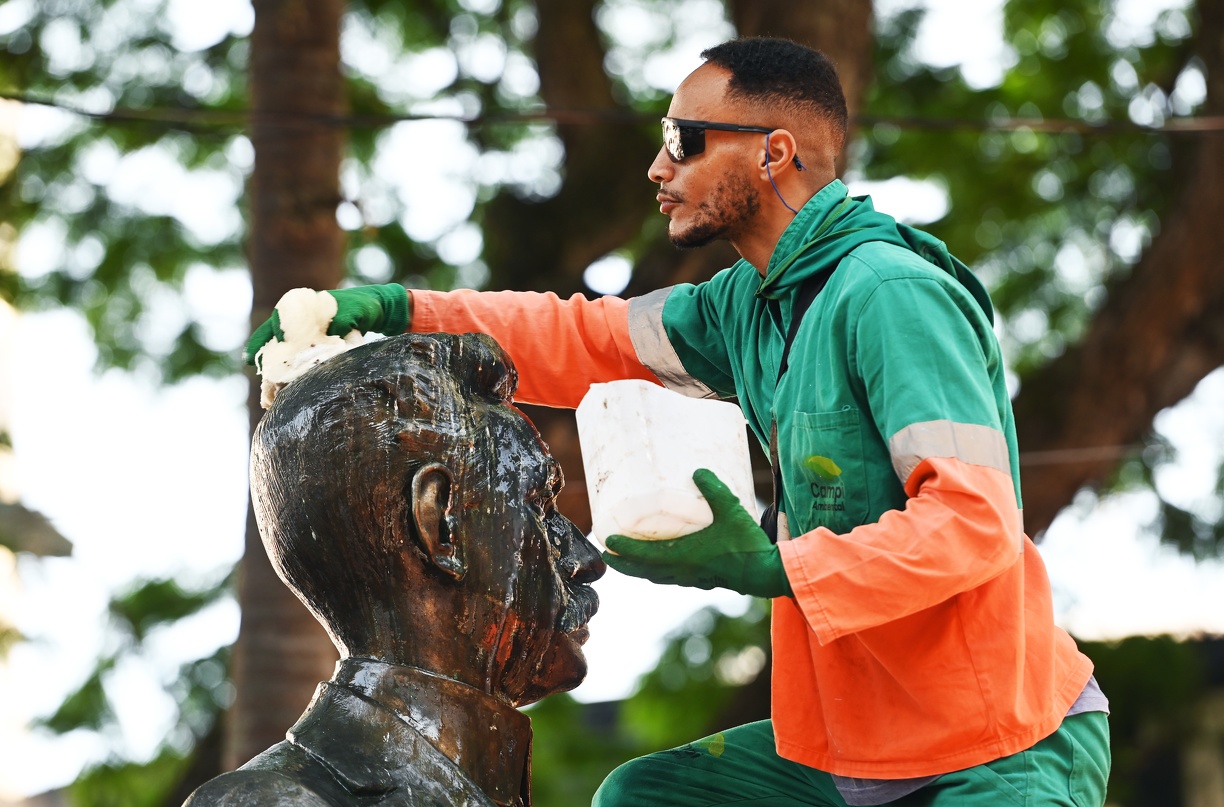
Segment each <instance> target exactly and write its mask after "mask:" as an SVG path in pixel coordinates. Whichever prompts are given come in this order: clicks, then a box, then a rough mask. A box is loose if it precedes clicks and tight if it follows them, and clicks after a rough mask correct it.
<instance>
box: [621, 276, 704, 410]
mask: <svg viewBox="0 0 1224 807" xmlns="http://www.w3.org/2000/svg"><path fill="white" fill-rule="evenodd" d="M672 288H673V287H672V286H668V287H667V288H665V289H659V290H657V291H652V292H650V294H644V295H642V296H641V297H633V298H631V299H630V300H629V338H630V339H631V340H632V341H633V349H634V350H635V351H636V352H637V357H638V361H640V362H641V363H642V364H644V365H646V367H647V368H649V370H650V371H651V372H652V373H654V374H655V375H656V376H658V378H659V380H660V381H662V382H663V386H665V387H667V388H668V389H669V390H672V391H673V392H679V393H680V394H681V395H687V396H688V397H690V398H715V397H717V395H716V394H715V392H714V391H713V390H712V389H710V388H709V387H707V386H706V385H705V384H702V383H701V382H700V381H698V380H697V379H695V378H693V377H692V376H691V375H689V374H688V371H687V370H685V369H684V364H682V363H681V361H680V357H679V356H677V355H676V349H675V348H673V347H672V344H671V340H670V339H668V338H667V332H666V331H665V330H663V304H664V303H665V302H667V296H668V295H669V294H671V291H672Z"/></svg>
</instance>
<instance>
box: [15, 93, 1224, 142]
mask: <svg viewBox="0 0 1224 807" xmlns="http://www.w3.org/2000/svg"><path fill="white" fill-rule="evenodd" d="M0 99H3V100H7V101H14V102H17V103H21V104H26V105H30V106H40V107H45V108H49V109H56V110H59V111H61V112H65V113H68V114H71V115H76V116H78V117H83V118H88V119H90V120H94V121H97V122H99V123H114V124H150V125H161V126H165V127H167V128H174V129H185V130H207V129H245V128H249V127H252V126H280V127H297V126H319V125H323V126H331V127H336V128H355V129H377V128H385V127H388V126H394V125H396V124H399V123H412V122H421V121H454V122H457V123H462V124H463V125H465V126H469V127H480V126H494V125H506V124H531V123H552V124H561V125H596V124H598V125H607V124H624V125H637V124H645V123H654V122H655V121H656V116H655V115H650V114H647V113H643V112H634V111H629V110H619V109H616V110H613V109H541V110H522V111H517V112H514V111H509V112H498V113H496V114H489V115H485V114H481V115H462V114H445V113H439V112H423V113H422V112H402V113H384V114H369V113H359V114H346V115H325V114H311V113H299V112H285V111H279V112H266V111H254V110H249V109H247V110H241V109H240V110H224V109H202V108H194V109H192V108H184V107H144V108H136V107H116V108H113V109H109V110H91V109H88V108H86V107H85V106H83V105H80V104H73V103H69V102H65V101H61V100H55V99H51V98H42V97H38V96H35V95H31V94H29V93H22V92H14V91H0ZM852 120H853V123H854V124H856V125H857V126H860V127H863V126H876V125H885V126H893V127H896V128H898V129H902V130H928V131H957V130H959V131H974V132H990V131H995V132H1034V133H1044V134H1080V135H1107V134H1152V135H1175V134H1213V133H1224V115H1203V116H1197V117H1173V118H1169V119H1167V120H1165V121H1163V122H1161V123H1159V124H1150V125H1149V124H1142V123H1136V122H1134V121H1116V120H1104V121H1091V120H1085V119H1079V118H1040V117H991V118H988V119H974V118H936V117H923V116H912V115H857V116H854V117H853V119H852Z"/></svg>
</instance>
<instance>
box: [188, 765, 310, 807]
mask: <svg viewBox="0 0 1224 807" xmlns="http://www.w3.org/2000/svg"><path fill="white" fill-rule="evenodd" d="M183 807H332V803H331V802H329V801H327V800H326V799H324V798H323V797H322V796H320V795H319V794H318V793H316V792H315V791H313V790H311V789H310V788H309V787H307V786H306V785H304V784H302V783H301V782H298V781H296V780H294V779H293V778H291V777H289V776H287V775H285V774H283V773H280V772H279V771H230V772H229V773H223V774H221V775H220V776H218V777H217V778H215V779H212V780H211V781H209V782H207V783H205V784H203V785H201V786H200V787H199V788H198V789H197V790H196V791H195V792H194V793H192V794H191V796H190V797H188V799H187V801H186V802H184V803H183Z"/></svg>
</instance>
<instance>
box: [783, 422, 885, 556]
mask: <svg viewBox="0 0 1224 807" xmlns="http://www.w3.org/2000/svg"><path fill="white" fill-rule="evenodd" d="M860 421H861V416H860V414H859V411H858V410H857V409H855V408H853V407H850V406H847V407H845V408H844V409H842V410H840V411H837V412H795V419H794V422H793V426H792V427H791V434H790V441H789V443H790V445H789V449H790V450H789V451H788V452H787V455H788V456H786V458H785V459H784V460H783V462H784V463H785V467H786V470H787V471H788V472H789V474H788V476H790V484H789V485H787V494H788V495H787V500H788V502H789V504H790V510H789V511H788V515H789V516H790V518H791V522H792V525H793V526H792V528H791V532H792V534H796V535H797V534H799V533H801V532H808V531H809V530H812V529H814V528H816V527H827V528H829V529H830V530H832V531H833V532H836V533H839V534H841V533H846V532H849V531H850V530H852V529H854V528H855V527H857V526H859V525H860V524H863V523H865V522H866V521H867V514H868V513H869V512H871V492H870V491H869V490H868V485H867V474H866V472H865V469H864V464H863V437H862V431H861V422H860ZM795 526H798V527H799V529H795Z"/></svg>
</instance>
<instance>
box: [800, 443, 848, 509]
mask: <svg viewBox="0 0 1224 807" xmlns="http://www.w3.org/2000/svg"><path fill="white" fill-rule="evenodd" d="M803 468H804V470H805V471H807V472H808V487H809V489H810V490H811V495H812V498H813V499H815V502H814V503H813V508H814V509H815V510H825V511H829V510H845V509H846V484H845V482H843V481H842V479H841V475H842V469H841V467H840V466H839V465H838V464H837V463H836V462H834V461H833V460H831V459H830V458H828V457H822V456H820V455H819V454H813V455H812V456H810V457H808V458H807V459H805V460H804V461H803Z"/></svg>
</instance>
